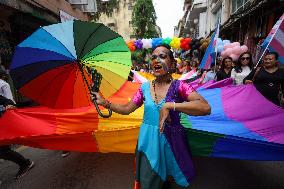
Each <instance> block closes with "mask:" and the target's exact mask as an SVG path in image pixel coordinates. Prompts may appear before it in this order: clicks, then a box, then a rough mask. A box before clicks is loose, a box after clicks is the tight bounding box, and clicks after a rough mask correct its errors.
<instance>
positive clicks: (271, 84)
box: [244, 52, 284, 106]
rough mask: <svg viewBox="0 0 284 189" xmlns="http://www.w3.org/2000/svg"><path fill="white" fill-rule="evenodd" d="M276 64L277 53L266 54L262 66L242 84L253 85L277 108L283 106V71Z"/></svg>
mask: <svg viewBox="0 0 284 189" xmlns="http://www.w3.org/2000/svg"><path fill="white" fill-rule="evenodd" d="M278 64H279V63H278V53H276V52H268V53H267V54H266V55H265V56H264V58H263V66H262V67H259V68H257V69H255V70H253V71H252V72H251V73H250V74H249V75H248V76H247V77H246V78H245V79H244V83H245V84H250V83H253V84H254V86H255V87H256V89H257V90H258V91H259V92H260V93H261V94H262V95H263V96H264V97H265V98H267V99H268V100H270V101H271V102H273V103H274V104H276V105H277V106H279V105H282V106H283V105H284V98H283V93H284V70H283V69H280V68H279V65H278ZM281 94H282V95H281Z"/></svg>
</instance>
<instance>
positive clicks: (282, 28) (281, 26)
mask: <svg viewBox="0 0 284 189" xmlns="http://www.w3.org/2000/svg"><path fill="white" fill-rule="evenodd" d="M279 30H282V31H284V22H283V21H282V23H281V25H280V27H279Z"/></svg>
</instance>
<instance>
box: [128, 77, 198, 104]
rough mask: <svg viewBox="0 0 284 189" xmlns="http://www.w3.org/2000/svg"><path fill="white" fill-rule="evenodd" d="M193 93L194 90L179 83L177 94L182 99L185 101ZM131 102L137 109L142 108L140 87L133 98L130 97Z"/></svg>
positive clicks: (183, 83)
mask: <svg viewBox="0 0 284 189" xmlns="http://www.w3.org/2000/svg"><path fill="white" fill-rule="evenodd" d="M193 91H194V88H193V87H192V86H191V85H190V84H189V83H186V82H184V81H180V85H179V94H180V95H181V96H182V98H184V99H187V97H188V95H189V94H190V93H192V92H193ZM131 100H132V102H134V104H136V105H137V106H138V107H140V106H142V104H143V92H142V89H141V87H140V88H139V89H138V90H137V91H136V93H135V94H134V96H133V97H132V99H131Z"/></svg>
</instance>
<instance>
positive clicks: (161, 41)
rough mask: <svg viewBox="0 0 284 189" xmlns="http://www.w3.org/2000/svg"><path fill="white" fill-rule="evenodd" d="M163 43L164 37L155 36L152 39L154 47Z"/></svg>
mask: <svg viewBox="0 0 284 189" xmlns="http://www.w3.org/2000/svg"><path fill="white" fill-rule="evenodd" d="M161 44H163V39H162V38H153V39H152V48H155V47H157V46H158V45H161Z"/></svg>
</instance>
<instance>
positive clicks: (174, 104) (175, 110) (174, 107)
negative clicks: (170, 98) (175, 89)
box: [174, 102, 176, 111]
mask: <svg viewBox="0 0 284 189" xmlns="http://www.w3.org/2000/svg"><path fill="white" fill-rule="evenodd" d="M174 111H176V102H174Z"/></svg>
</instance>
